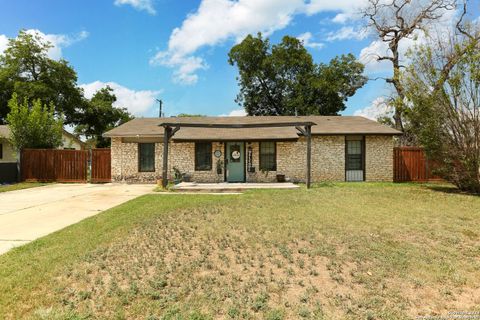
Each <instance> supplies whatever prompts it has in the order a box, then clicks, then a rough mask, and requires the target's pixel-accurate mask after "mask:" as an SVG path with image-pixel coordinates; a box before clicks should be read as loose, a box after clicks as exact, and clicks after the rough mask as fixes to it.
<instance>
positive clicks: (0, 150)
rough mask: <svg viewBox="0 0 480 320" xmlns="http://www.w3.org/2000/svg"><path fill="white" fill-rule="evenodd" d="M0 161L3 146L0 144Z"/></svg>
mask: <svg viewBox="0 0 480 320" xmlns="http://www.w3.org/2000/svg"><path fill="white" fill-rule="evenodd" d="M0 159H3V144H1V143H0Z"/></svg>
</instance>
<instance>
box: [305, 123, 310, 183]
mask: <svg viewBox="0 0 480 320" xmlns="http://www.w3.org/2000/svg"><path fill="white" fill-rule="evenodd" d="M305 133H306V136H307V189H310V185H311V181H310V180H311V171H312V126H305Z"/></svg>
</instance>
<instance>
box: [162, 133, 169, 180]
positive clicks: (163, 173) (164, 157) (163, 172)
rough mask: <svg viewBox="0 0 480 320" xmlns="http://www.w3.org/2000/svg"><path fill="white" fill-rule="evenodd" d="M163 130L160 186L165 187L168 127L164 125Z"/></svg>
mask: <svg viewBox="0 0 480 320" xmlns="http://www.w3.org/2000/svg"><path fill="white" fill-rule="evenodd" d="M164 128H165V130H164V131H163V166H162V187H164V188H166V187H167V184H168V178H167V174H168V140H169V139H170V130H171V129H170V127H169V126H165V127H164Z"/></svg>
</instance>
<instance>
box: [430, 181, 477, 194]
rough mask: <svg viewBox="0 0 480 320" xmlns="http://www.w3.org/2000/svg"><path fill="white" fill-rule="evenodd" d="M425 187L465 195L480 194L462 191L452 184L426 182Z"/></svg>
mask: <svg viewBox="0 0 480 320" xmlns="http://www.w3.org/2000/svg"><path fill="white" fill-rule="evenodd" d="M423 187H424V188H426V189H429V190H432V191H436V192H443V193H448V194H460V195H466V196H477V197H478V196H480V194H479V193H473V192H467V191H462V190H460V189H458V188H457V187H456V186H454V185H448V184H437V185H436V184H427V185H424V186H423Z"/></svg>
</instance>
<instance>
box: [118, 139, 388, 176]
mask: <svg viewBox="0 0 480 320" xmlns="http://www.w3.org/2000/svg"><path fill="white" fill-rule="evenodd" d="M138 142H142V141H141V140H139V141H137V142H122V139H121V138H113V139H112V179H113V180H114V181H127V182H155V181H156V180H158V179H160V178H161V176H162V161H163V143H161V142H157V143H155V172H138ZM365 143H366V156H365V158H366V180H367V181H391V180H392V178H393V138H392V137H391V136H367V137H366V141H365ZM248 148H251V149H252V165H253V166H254V167H255V172H254V173H250V172H247V169H245V171H246V180H247V182H273V181H276V174H277V173H278V174H284V175H285V176H286V177H287V178H290V180H292V181H295V182H303V181H305V178H306V161H307V160H306V158H307V156H306V150H307V144H306V139H305V138H304V137H301V138H300V139H299V140H298V141H283V142H277V171H275V172H273V171H272V172H268V173H265V172H261V171H260V163H259V162H260V161H259V143H258V142H251V143H250V144H249V143H246V149H247V154H248ZM215 150H220V151H221V152H222V157H221V160H222V161H223V156H224V155H223V153H224V144H222V143H219V142H214V143H212V170H209V171H195V144H194V143H193V142H178V143H177V142H170V145H169V161H168V163H169V166H168V167H169V170H168V174H169V179H171V177H172V176H173V167H176V168H178V169H179V170H180V171H181V172H183V173H187V174H189V175H190V177H191V179H192V181H198V182H222V181H223V180H224V173H223V171H222V173H221V174H217V160H218V159H217V158H216V157H214V156H213V153H214V152H215ZM247 154H246V155H245V157H247ZM245 162H247V161H245ZM344 180H345V137H344V136H314V137H313V138H312V181H314V182H319V181H344Z"/></svg>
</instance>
